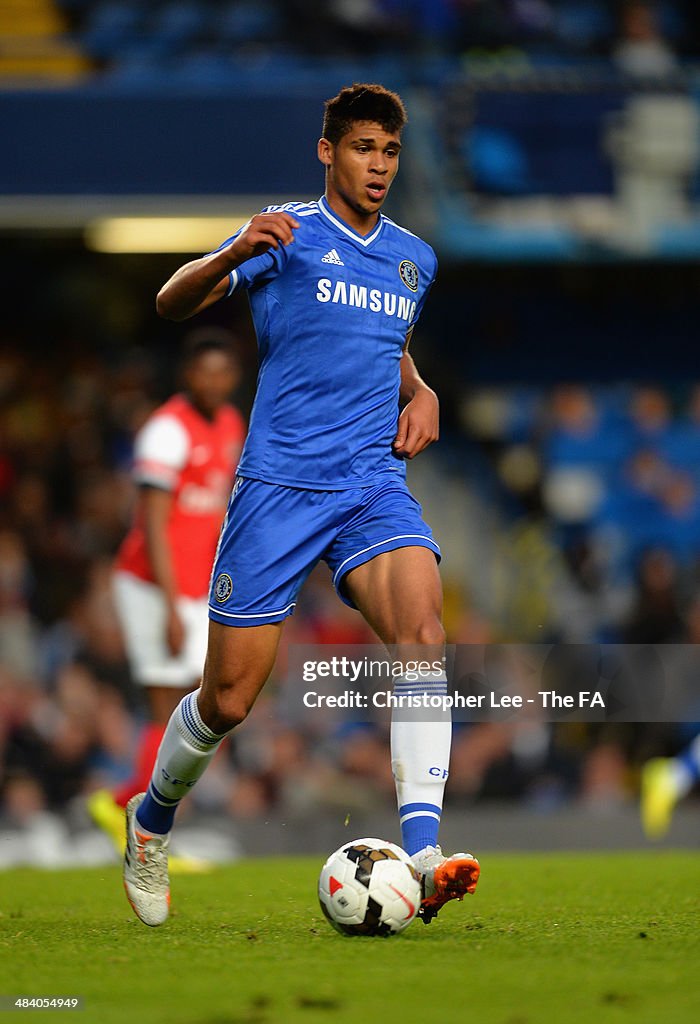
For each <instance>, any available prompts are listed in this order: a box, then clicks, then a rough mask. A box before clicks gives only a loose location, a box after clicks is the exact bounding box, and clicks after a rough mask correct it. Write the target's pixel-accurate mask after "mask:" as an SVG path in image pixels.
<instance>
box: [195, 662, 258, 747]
mask: <svg viewBox="0 0 700 1024" xmlns="http://www.w3.org/2000/svg"><path fill="white" fill-rule="evenodd" d="M199 704H200V712H201V715H202V718H203V720H204V722H205V724H206V725H208V726H209V728H210V729H211V730H212V732H215V733H218V734H219V735H223V734H224V733H227V732H230V731H231V729H235V727H236V726H237V725H240V724H241V722H243V721H244V720H245V719H246V718H247V717H248V714H249V712H250V709H251V708H252V706H253V701H252V700H248V699H246V696H245V694H244V693H243V692H242V691H241V689H240V687H237V686H233V685H225V684H223V685H222V684H221V683H218V684H212V683H211V682H209V681H208V680H207V679H206V676H205V679H204V682H203V686H202V693H201V696H200V701H199Z"/></svg>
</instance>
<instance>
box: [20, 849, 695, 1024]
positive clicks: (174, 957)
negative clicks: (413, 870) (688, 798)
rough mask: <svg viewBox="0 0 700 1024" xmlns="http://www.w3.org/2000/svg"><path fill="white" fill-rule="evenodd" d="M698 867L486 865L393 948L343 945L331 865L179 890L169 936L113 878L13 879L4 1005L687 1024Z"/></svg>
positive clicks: (279, 865)
mask: <svg viewBox="0 0 700 1024" xmlns="http://www.w3.org/2000/svg"><path fill="white" fill-rule="evenodd" d="M699 865H700V859H699V858H698V856H697V855H696V854H693V853H653V852H648V851H645V852H643V853H642V852H640V853H615V854H607V853H605V854H603V853H593V854H548V855H542V856H541V855H536V854H527V855H514V854H511V855H503V854H493V855H485V856H482V866H483V872H482V879H481V882H480V884H479V889H478V891H477V894H476V895H475V896H473V897H467V898H466V899H465V900H464V902H463V903H462V904H458V903H453V904H451V905H449V906H448V907H446V908H445V909H444V910H443V911H442V912H441V914H440V916H439V918H437V919H436V920H435V921H434V922H433V923H432V924H430V925H429V926H427V927H426V926H424V925H423V924H422V923H421V922H419V921H418V922H415V923H414V924H412V925H411V927H410V928H409V929H408V930H407V931H406V932H405V933H404V934H403V935H401V936H398V937H396V938H392V939H362V938H347V937H343V936H340V935H337V934H336V933H335V932H334V931H332V929H331V928H330V927H329V925H328V924H327V922H326V921H325V919H324V918H323V916H322V914H321V911H320V909H319V907H318V904H317V901H316V892H315V885H316V878H317V875H318V871H319V869H320V866H321V858H285V859H282V858H276V859H275V858H271V859H264V860H255V861H252V860H251V861H244V862H241V863H239V864H235V865H231V866H226V867H222V868H220V869H218V870H217V871H216V872H215V873H213V874H211V875H208V876H200V877H191V878H182V877H180V878H176V879H174V881H173V886H172V890H173V903H172V915H171V918H170V920H169V921H168V923H167V924H166V925H165V926H164V927H162V928H158V929H149V928H145V927H144V926H143V925H142V924H140V922H138V921H137V920H136V918H135V917H134V916H133V914H132V912H131V909H130V908H129V906H128V904H127V902H126V899H125V897H124V894H123V891H122V888H121V879H120V876H119V871H118V869H117V868H116V867H115V868H101V869H90V870H85V871H61V872H44V871H36V870H30V869H22V870H12V871H6V872H0V954H1V955H0V994H2V995H11V994H20V993H21V994H35V995H49V994H51V995H80V996H82V997H83V998H84V1000H85V1009H84V1010H83V1011H73V1012H68V1011H64V1012H62V1013H61V1014H60V1019H61V1020H66V1018H67V1019H68V1020H71V1019H75V1020H76V1024H93V1022H95V1024H112V1022H115V1024H116V1022H120V1024H122V1022H125V1021H135V1022H139V1024H288V1022H289V1024H301V1022H304V1024H336V1022H337V1024H341V1022H342V1024H346V1022H347V1024H351V1022H352V1024H365V1022H380V1024H384V1022H386V1024H414V1022H415V1024H453V1022H455V1024H456V1022H458V1021H459V1022H465V1021H466V1022H471V1021H473V1022H475V1024H543V1022H550V1021H551V1022H562V1024H594V1022H595V1024H608V1022H610V1024H624V1022H630V1024H653V1022H657V1021H658V1022H659V1024H661V1022H663V1024H676V1022H678V1024H688V1022H691V1021H698V1020H700V977H699V975H700V972H699V971H698V964H699V963H700V957H699V956H698V952H699V946H700V941H699V934H700V930H699V929H698V920H699V918H698V909H699V905H698V904H699V897H700V884H699V883H700V872H699V871H698V867H699ZM56 1012H57V1011H53V1012H52V1011H42V1012H36V1011H33V1012H28V1011H21V1012H20V1013H19V1014H18V1015H17V1014H12V1013H7V1014H5V1013H0V1020H2V1019H7V1020H8V1024H9V1021H11V1020H21V1019H25V1020H39V1019H42V1020H46V1019H55V1016H56Z"/></svg>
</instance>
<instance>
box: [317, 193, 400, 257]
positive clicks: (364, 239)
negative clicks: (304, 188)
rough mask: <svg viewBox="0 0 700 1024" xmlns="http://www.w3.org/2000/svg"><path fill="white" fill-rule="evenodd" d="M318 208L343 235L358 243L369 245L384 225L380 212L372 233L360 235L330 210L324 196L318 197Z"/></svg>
mask: <svg viewBox="0 0 700 1024" xmlns="http://www.w3.org/2000/svg"><path fill="white" fill-rule="evenodd" d="M318 208H319V210H320V211H321V213H322V214H323V215H324V216H325V217H327V218H328V220H329V221H330V222H331V223H332V224H334V225H335V226H336V227H337V228H338V230H339V231H342V232H343V234H344V235H347V236H348V238H352V239H354V240H355V241H356V242H359V243H360V245H364V246H368V245H371V244H372V242H373V241H374V240H375V238H377V237H378V236H379V234H380V232H381V230H382V228H383V227H384V216H383V214H381V213H380V214H379V220H378V221H377V226H376V228H375V229H374V231H373V232H372V234H371V235H361V234H360V233H359V232H358V231H355V230H354V228H351V227H350V226H349V225H348V224H346V223H345V221H342V220H341V219H340V217H338V215H337V214H336V213H334V212H333V211H332V210H331V208H330V206H329V205H328V201H327V199H326V197H325V196H321V198H320V199H319V201H318Z"/></svg>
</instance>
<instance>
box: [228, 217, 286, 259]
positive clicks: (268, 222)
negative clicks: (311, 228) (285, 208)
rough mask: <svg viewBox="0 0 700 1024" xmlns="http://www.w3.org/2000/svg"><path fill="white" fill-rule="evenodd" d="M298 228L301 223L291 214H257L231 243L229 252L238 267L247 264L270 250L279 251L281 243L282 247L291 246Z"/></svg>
mask: <svg viewBox="0 0 700 1024" xmlns="http://www.w3.org/2000/svg"><path fill="white" fill-rule="evenodd" d="M298 227H299V221H297V220H295V219H294V217H292V215H291V214H289V213H257V214H256V215H255V216H254V217H252V218H251V219H250V220H249V221H248V223H247V224H246V226H245V227H244V228H243V230H242V231H241V233H240V235H238V237H237V238H236V239H234V241H233V242H231V244H230V245H229V247H228V252H229V254H230V255H231V256H233V258H234V259H235V261H236V265H238V264H239V263H245V261H246V260H249V259H252V258H253V256H260V254H261V253H263V252H267V250H268V249H277V247H278V246H279V244H280V242H281V243H282V245H291V243H292V242H293V241H294V229H295V228H298Z"/></svg>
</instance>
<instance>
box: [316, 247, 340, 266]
mask: <svg viewBox="0 0 700 1024" xmlns="http://www.w3.org/2000/svg"><path fill="white" fill-rule="evenodd" d="M321 263H335V265H336V267H344V266H345V264H344V263H343V261H342V260H341V258H340V256H339V254H338V250H337V249H331V251H330V252H327V253H326V255H325V256H322V257H321Z"/></svg>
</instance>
